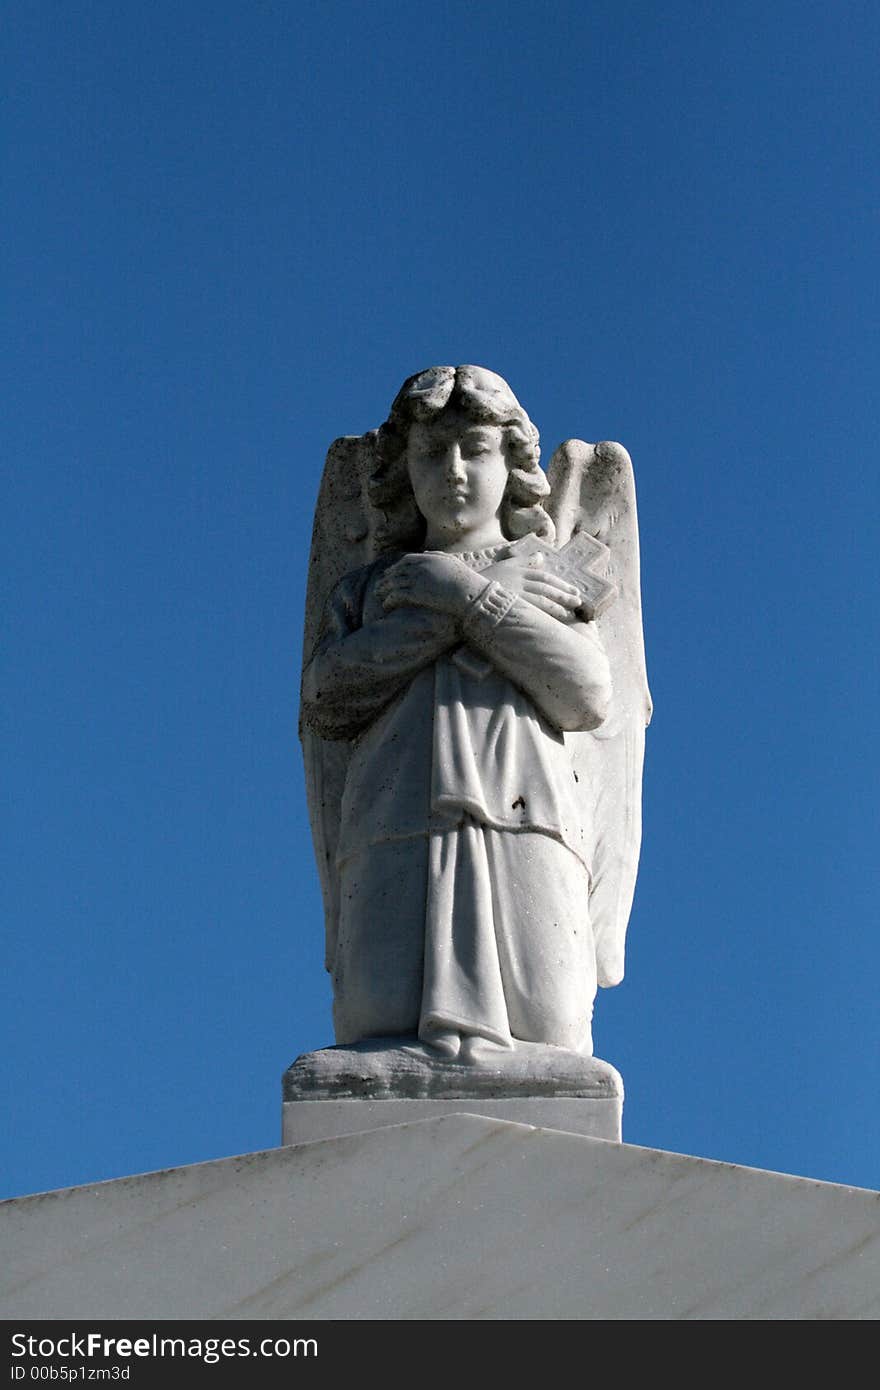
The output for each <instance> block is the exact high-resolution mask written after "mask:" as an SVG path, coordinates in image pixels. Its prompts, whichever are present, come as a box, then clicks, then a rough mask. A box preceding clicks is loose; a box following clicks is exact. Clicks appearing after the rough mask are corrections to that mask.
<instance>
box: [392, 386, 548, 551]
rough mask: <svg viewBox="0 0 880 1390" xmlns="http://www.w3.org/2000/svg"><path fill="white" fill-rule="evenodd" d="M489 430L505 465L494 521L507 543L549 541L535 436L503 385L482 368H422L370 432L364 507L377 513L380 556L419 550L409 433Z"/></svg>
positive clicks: (420, 524)
mask: <svg viewBox="0 0 880 1390" xmlns="http://www.w3.org/2000/svg"><path fill="white" fill-rule="evenodd" d="M458 419H461V420H462V422H463V423H465V424H466V423H470V424H472V425H480V426H496V427H499V429H500V432H501V445H502V450H503V454H504V458H505V461H506V463H507V470H508V473H507V484H506V487H505V490H504V496H503V499H502V504H501V511H500V514H499V518H500V522H501V529H502V531H503V532H504V535H505V536H506V537H507V538H508V539H509V540H516V539H518V538H519V537H520V536H525V535H528V534H529V533H531V532H534V533H535V534H537V535H539V536H542V537H544V538H545V539H547V540H552V539H553V536H554V528H553V522H552V521H551V519H550V517H549V516H548V514H547V512H546V511H545V510H544V507H543V505H542V501H543V499H544V498H545V497H546V496H547V495H548V493H549V491H550V489H549V484H548V482H547V478H546V476H545V474H544V473H543V471H542V470H541V468H540V466H539V459H540V456H541V451H540V446H539V442H538V431H537V430H536V429H535V426H534V425H533V424H532V422H531V420H530V419H529V417H528V415H527V414H526V412H525V411H524V410H523V408H522V406H521V405H520V403H519V401H518V400H517V399H516V397H515V396H514V394H513V392H512V391H511V389H510V387H509V386H508V384H507V382H506V381H504V380H503V378H502V377H500V376H497V375H496V374H495V372H490V371H488V370H487V369H486V368H485V367H473V366H463V367H429V368H428V369H427V370H426V371H422V372H417V373H416V375H415V376H411V377H408V378H407V380H406V381H405V382H404V383H403V386H402V387H401V388H400V390H399V391H398V393H397V395H396V396H395V398H394V402H393V404H392V406H391V410H390V411H389V414H388V419H387V420H386V421H385V423H384V425H382V426H381V428H380V429H379V430H378V432H377V439H376V456H377V466H376V469H375V472H374V473H373V475H372V477H371V479H370V485H369V495H370V501H371V503H372V504H373V506H375V507H376V508H377V509H378V510H380V511H381V512H382V513H383V516H384V519H385V520H384V526H383V527H382V528H381V530H380V532H379V535H378V537H377V543H378V546H379V548H380V549H381V550H420V549H421V548H422V547H423V545H424V539H425V519H424V517H423V516H422V515H421V513H420V511H419V508H418V505H417V503H416V499H415V495H414V492H413V487H412V482H411V480H410V473H409V465H408V456H407V449H408V445H409V441H410V432H411V431H412V429H413V426H418V427H419V429H418V435H419V436H420V437H421V438H424V435H425V433H426V431H430V429H431V427H432V426H434V425H436V426H437V429H438V432H439V431H440V430H442V429H443V427H444V425H445V424H447V423H448V422H450V421H454V420H458Z"/></svg>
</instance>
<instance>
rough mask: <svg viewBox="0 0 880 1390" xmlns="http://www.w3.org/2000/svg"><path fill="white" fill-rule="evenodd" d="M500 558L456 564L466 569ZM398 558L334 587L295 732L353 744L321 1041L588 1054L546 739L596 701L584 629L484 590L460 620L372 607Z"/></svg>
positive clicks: (576, 905) (570, 864) (571, 865)
mask: <svg viewBox="0 0 880 1390" xmlns="http://www.w3.org/2000/svg"><path fill="white" fill-rule="evenodd" d="M501 550H503V552H504V554H505V555H507V554H513V555H515V553H516V543H513V544H508V545H506V546H504V547H495V548H494V549H492V550H489V551H483V552H478V553H475V554H473V555H466V556H460V557H459V558H461V559H463V560H465V562H466V563H468V564H470V565H471V567H472V568H473V569H475V570H480V569H483V568H486V567H487V566H488V565H490V564H491V563H492V562H493V560H494V559H496V558H497V557H498V553H499V551H501ZM397 558H399V557H398V556H385V557H382V559H380V560H379V561H377V562H376V563H375V564H373V565H372V566H368V567H367V568H366V569H364V570H360V571H356V572H355V573H354V574H351V575H348V576H346V577H345V579H343V580H342V582H341V583H340V584H339V585H338V586H337V588H336V590H335V591H334V593H333V594H332V595H331V599H330V601H329V604H328V610H327V613H326V615H325V623H324V628H323V632H322V636H321V638H320V640H319V642H318V645H317V648H316V651H315V653H314V655H313V657H312V659H311V661H310V662H309V664H308V666H307V668H306V671H305V673H304V680H303V717H304V719H305V721H306V723H308V725H309V726H310V727H311V728H312V729H313V730H314V732H315V733H317V734H318V735H320V736H321V737H324V738H347V739H351V740H353V749H352V756H351V759H350V762H349V767H348V773H347V779H346V786H345V792H344V796H343V801H342V808H341V825H340V837H339V848H338V855H337V871H338V873H339V875H340V920H339V931H338V937H337V945H336V953H335V959H334V961H333V963H332V974H333V985H334V1018H335V1024H336V1035H337V1041H339V1042H352V1041H356V1040H357V1039H359V1038H363V1037H376V1036H395V1035H400V1034H409V1035H412V1034H416V1033H417V1034H418V1035H419V1036H420V1037H421V1038H422V1039H423V1040H425V1041H431V1039H432V1037H433V1036H436V1035H437V1034H440V1033H448V1032H450V1031H451V1032H457V1033H459V1034H461V1035H462V1036H463V1035H466V1034H474V1035H478V1036H481V1037H485V1038H488V1039H490V1040H491V1041H493V1042H496V1043H500V1044H502V1045H508V1046H510V1045H513V1042H514V1040H515V1039H523V1040H526V1041H532V1042H547V1043H553V1044H556V1045H557V1046H562V1047H569V1048H572V1049H574V1050H577V1051H581V1052H589V1051H590V1050H591V1040H590V1018H591V1014H592V1003H593V997H594V995H595V990H596V966H595V951H594V947H593V940H592V933H591V930H590V924H589V916H588V906H587V904H588V897H589V884H590V878H589V871H590V866H589V864H588V863H587V862H586V851H585V846H586V845H587V844H588V843H589V842H590V827H589V826H588V825H586V824H585V821H584V817H585V814H586V805H587V802H588V798H586V797H584V796H582V795H581V796H579V795H578V789H577V786H576V780H575V777H574V772H573V768H572V764H571V759H570V757H569V753H568V750H567V748H566V744H565V730H580V729H590V728H595V727H596V726H597V725H598V724H599V723H600V722H601V720H602V717H603V714H604V712H605V709H606V708H607V703H608V699H609V696H610V677H609V672H608V664H607V661H606V658H605V655H604V652H603V651H602V648H601V644H600V641H599V638H598V635H597V633H596V631H595V627H594V625H593V624H584V623H571V622H567V623H564V622H561V621H559V620H557V619H556V618H553V617H551V616H549V615H548V614H546V613H543V612H542V611H541V610H539V609H538V608H537V607H535V606H534V605H532V604H530V603H529V602H528V601H527V600H526V599H524V598H522V597H520V596H516V595H514V594H512V593H511V592H509V591H508V590H506V589H505V588H504V587H503V584H501V583H499V582H498V581H497V580H495V579H491V580H487V581H486V584H485V587H484V589H483V590H482V592H481V593H479V594H478V595H477V597H476V599H475V600H474V601H473V602H472V603H471V605H470V607H469V608H468V610H467V612H466V613H465V614H464V615H463V616H462V617H460V618H452V617H450V616H448V615H446V614H440V613H436V612H433V611H429V610H427V609H423V608H416V607H402V608H398V609H394V610H392V611H390V612H386V611H385V609H384V608H383V606H382V603H381V601H380V600H379V599H378V598H377V596H376V592H375V591H376V584H377V582H378V580H379V578H380V577H381V575H382V574H383V573H384V570H385V569H386V568H387V567H388V565H389V564H391V563H393V562H394V560H395V559H397Z"/></svg>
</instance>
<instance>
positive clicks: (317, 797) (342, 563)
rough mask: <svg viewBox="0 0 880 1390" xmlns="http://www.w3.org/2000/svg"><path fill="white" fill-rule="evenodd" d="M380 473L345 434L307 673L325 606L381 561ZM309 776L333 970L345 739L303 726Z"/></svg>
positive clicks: (315, 581) (327, 475) (332, 475)
mask: <svg viewBox="0 0 880 1390" xmlns="http://www.w3.org/2000/svg"><path fill="white" fill-rule="evenodd" d="M375 466H376V431H375V430H370V431H369V432H368V433H367V434H360V435H345V436H343V437H342V438H341V439H337V440H334V442H333V443H332V444H331V445H330V448H329V450H328V451H327V459H326V462H325V464H324V473H323V475H322V478H321V487H320V490H319V492H318V502H317V506H316V507H315V524H314V528H313V530H312V548H311V551H310V552H309V577H308V587H307V589H306V614H305V628H304V631H303V668H305V666H306V664H307V662H308V660H309V658H310V657H311V654H312V652H313V651H314V649H315V646H316V644H317V642H318V638H319V636H320V633H321V620H322V616H323V613H324V607H325V605H326V603H327V600H328V598H329V596H330V594H331V593H332V591H333V589H334V588H335V586H336V585H337V583H338V582H339V580H340V579H341V578H342V576H343V575H345V574H349V573H351V571H352V570H356V569H359V568H360V567H361V566H362V565H367V564H369V563H370V561H371V560H373V559H375V557H376V544H375V540H376V534H375V533H376V522H377V519H378V517H377V514H376V512H375V511H374V509H373V508H372V507H370V506H369V504H368V501H367V481H368V479H369V477H370V474H371V473H372V472H373V470H374V468H375ZM299 736H300V739H301V740H302V747H303V762H304V763H305V774H306V797H307V800H308V806H309V820H310V821H311V826H312V842H313V844H314V847H315V858H316V860H317V862H318V874H319V877H320V880H321V891H322V893H323V895H324V921H325V924H326V938H327V939H326V954H325V964H326V966H327V969H328V970H331V969H332V968H333V959H334V956H335V954H336V933H337V927H338V922H339V902H338V876H337V873H336V848H337V844H338V840H339V808H340V805H341V802H342V792H343V789H344V786H345V777H346V773H347V771H348V763H349V759H350V757H351V745H350V744H349V743H347V742H346V741H345V740H339V741H338V742H329V741H328V740H326V739H322V738H318V736H317V735H316V734H313V733H312V731H311V730H310V729H308V728H306V727H305V726H304V725H303V723H302V721H300V731H299Z"/></svg>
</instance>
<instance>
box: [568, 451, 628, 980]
mask: <svg viewBox="0 0 880 1390" xmlns="http://www.w3.org/2000/svg"><path fill="white" fill-rule="evenodd" d="M548 476H549V480H550V487H551V495H550V500H549V501H548V503H547V504H546V505H547V510H548V511H549V513H550V515H551V516H552V517H553V521H554V523H555V526H556V541H557V545H558V546H564V545H566V544H567V542H568V541H569V540H570V539H571V537H572V536H573V535H575V534H576V533H577V532H579V531H587V532H588V533H589V534H590V535H591V536H594V537H596V539H597V540H599V541H602V542H603V543H604V544H605V545H606V546H607V547H608V561H607V568H606V570H605V575H604V577H605V578H606V579H607V580H609V581H611V582H612V583H613V584H614V585H615V586H616V588H617V590H618V594H617V598H616V599H615V600H614V602H613V603H611V604H610V605H609V606H608V607H607V608H606V609H605V610H604V611H603V612H601V613H600V614H599V616H598V617H597V618H596V626H597V627H598V629H599V634H600V636H601V638H602V643H603V646H604V648H605V651H606V653H607V656H608V660H609V663H610V665H611V682H612V707H611V712H610V714H609V715H608V718H607V719H606V720H605V722H604V724H602V725H601V726H600V727H599V728H598V729H596V730H594V731H593V732H591V733H582V734H566V736H565V740H566V744H568V745H570V747H571V752H572V760H573V764H574V772H575V775H576V778H577V785H578V789H579V796H580V797H581V798H582V799H583V802H584V810H585V816H584V820H585V823H586V824H587V825H590V826H592V828H593V836H594V839H593V844H592V845H591V846H590V850H591V856H590V866H591V873H592V884H591V888H590V920H591V923H592V927H593V934H594V939H595V943H596V962H597V967H598V974H599V984H600V985H616V984H618V983H619V981H620V980H621V979H622V978H623V961H624V941H625V937H626V927H627V923H628V921H629V914H630V908H631V907H632V899H633V893H634V891H635V884H636V873H637V870H638V863H639V849H640V845H641V838H642V763H643V759H644V751H645V727H646V725H647V724H648V723H649V722H650V719H651V696H650V692H649V690H648V680H647V674H646V671H645V648H644V640H643V636H642V602H641V592H640V587H639V532H638V522H637V518H636V493H635V482H634V479H633V470H632V463H631V461H630V457H629V454H628V453H627V451H626V449H624V447H623V445H622V444H614V443H608V442H606V443H602V444H585V443H584V442H583V441H582V440H580V439H569V440H567V441H566V442H565V443H564V444H562V445H560V447H559V448H558V449H557V450H556V452H555V454H554V455H553V457H552V459H551V460H550V466H549V469H548Z"/></svg>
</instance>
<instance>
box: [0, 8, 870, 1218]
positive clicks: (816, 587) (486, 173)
mask: <svg viewBox="0 0 880 1390" xmlns="http://www.w3.org/2000/svg"><path fill="white" fill-rule="evenodd" d="M878 39H880V18H878V11H877V9H876V6H874V5H869V4H867V3H864V4H863V3H850V0H841V3H838V4H836V5H833V6H829V5H825V4H815V3H811V2H810V0H806V3H805V2H804V0H800V3H792V2H791V0H776V3H770V4H758V3H756V2H755V0H743V3H734V4H726V5H721V4H715V3H687V2H685V3H673V4H670V5H665V6H661V5H655V4H650V3H627V0H613V3H611V2H610V0H609V2H608V3H605V0H600V2H599V3H589V0H580V2H579V3H567V0H563V2H562V3H550V4H547V5H541V6H538V5H533V4H525V3H518V0H512V3H505V4H501V3H495V2H494V0H489V3H484V4H481V5H478V6H472V5H470V4H467V3H463V0H445V2H441V3H437V4H434V5H431V6H428V7H413V6H410V5H403V4H401V3H397V2H396V0H394V2H393V3H386V2H385V0H373V3H370V4H360V3H338V0H327V2H326V3H318V4H313V5H310V6H302V5H297V4H292V3H291V4H281V3H259V0H257V2H253V0H252V3H249V4H243V3H228V2H225V0H214V2H213V3H211V4H207V3H199V2H198V0H195V2H194V3H189V4H186V5H184V6H180V5H178V4H174V5H172V4H170V3H167V0H151V3H149V4H146V3H142V2H141V0H127V3H125V4H123V5H119V4H116V3H110V0H95V2H94V3H88V4H86V3H80V2H79V0H64V2H63V3H62V0H57V3H50V2H49V0H36V3H29V4H25V3H20V2H18V0H13V3H12V4H11V5H10V6H8V7H7V17H6V37H5V45H4V52H3V64H4V67H5V69H6V78H5V82H4V86H5V89H6V93H7V96H6V103H5V117H4V127H5V153H4V173H3V180H4V200H5V206H6V237H5V242H6V265H7V275H6V277H5V291H4V295H5V303H6V311H5V313H4V315H3V326H2V329H0V332H2V337H3V360H4V363H5V373H4V375H5V379H6V383H7V396H8V409H7V412H6V414H7V417H8V423H7V437H8V442H7V448H6V451H5V452H6V453H7V455H8V457H9V459H10V460H11V465H12V466H11V468H10V469H9V471H8V473H7V480H6V481H5V482H4V485H3V487H4V493H5V496H6V500H5V503H4V511H5V513H6V515H7V516H8V517H9V525H8V540H9V544H8V546H7V547H6V549H7V565H8V575H9V578H8V580H7V584H6V590H7V595H8V608H7V618H6V641H5V644H4V645H5V649H6V661H5V673H4V688H5V698H4V701H3V705H4V709H5V711H6V737H5V739H4V763H5V772H4V779H3V780H4V785H5V787H6V788H7V793H8V794H7V807H6V816H5V818H6V819H7V822H8V823H7V827H6V829H5V831H4V837H3V838H4V845H5V850H6V854H7V855H8V861H7V869H6V871H5V873H4V887H3V897H4V907H3V913H4V918H5V921H6V923H7V924H8V925H7V928H6V940H7V945H6V952H5V958H6V965H7V971H6V978H5V981H4V986H3V988H4V991H5V993H6V996H7V997H6V999H5V1000H4V1003H3V1006H2V1020H3V1029H4V1035H5V1036H4V1043H3V1048H4V1067H3V1074H2V1087H3V1090H4V1092H5V1093H7V1094H6V1095H5V1096H4V1111H5V1113H6V1114H7V1115H8V1116H9V1123H8V1128H7V1131H6V1135H5V1138H4V1140H3V1142H2V1146H0V1148H2V1153H0V1158H2V1162H0V1169H2V1176H0V1185H2V1186H0V1194H2V1195H16V1194H19V1193H23V1192H27V1191H35V1190H40V1189H45V1188H51V1187H58V1186H64V1185H68V1184H73V1183H81V1182H89V1181H94V1180H97V1179H103V1178H109V1177H115V1176H119V1175H122V1174H126V1173H133V1172H140V1171H144V1170H148V1169H152V1168H158V1167H165V1166H171V1165H175V1164H181V1163H189V1162H194V1161H198V1160H202V1159H210V1158H217V1157H222V1156H225V1155H228V1154H233V1153H240V1152H245V1151H249V1150H254V1149H260V1148H266V1147H270V1146H272V1145H274V1144H276V1143H277V1142H278V1137H279V1105H280V1093H279V1088H280V1077H281V1073H282V1071H283V1070H284V1068H285V1067H286V1066H287V1065H288V1064H289V1063H290V1062H291V1061H292V1060H293V1058H294V1057H295V1056H296V1055H297V1054H298V1053H300V1052H303V1051H308V1050H311V1049H313V1048H315V1047H320V1046H324V1045H327V1044H329V1043H330V1042H331V1041H332V1034H331V1023H330V994H329V988H328V984H327V980H326V976H325V975H324V973H323V970H322V949H323V943H322V931H323V928H322V918H321V908H320V901H319V892H318V886H317V877H316V873H315V870H314V865H313V860H312V853H311V844H310V840H309V832H308V823H307V816H306V809H305V801H304V793H303V778H302V768H301V761H300V756H299V749H298V744H297V739H296V713H297V698H298V679H299V660H300V650H299V648H300V633H301V627H302V610H303V597H304V581H305V574H306V562H307V556H308V545H309V536H310V531H311V519H312V511H313V507H314V502H315V497H316V494H317V488H318V483H319V480H320V473H321V468H322V463H323V457H324V453H325V451H326V448H327V446H328V444H329V443H330V441H331V440H332V439H333V438H334V437H335V436H336V435H339V434H346V433H359V432H361V431H362V430H365V429H369V428H371V427H373V426H375V425H377V424H379V423H380V421H381V420H382V419H383V418H384V416H385V413H386V411H387V407H388V405H389V403H390V401H391V398H392V396H393V395H394V393H395V391H396V390H397V388H398V386H399V385H400V382H401V381H402V379H403V378H404V377H405V376H406V375H408V374H409V373H410V372H412V371H415V370H417V369H419V368H421V367H424V366H427V365H430V364H432V363H437V362H448V363H459V362H477V363H481V364H484V365H486V366H489V367H491V368H492V369H494V370H496V371H499V372H501V373H502V374H503V375H504V376H505V377H507V379H508V380H509V381H510V382H511V385H512V386H513V388H514V390H515V391H516V392H517V394H518V395H519V397H520V399H521V400H522V402H523V404H524V405H525V406H526V408H527V410H528V411H529V413H530V415H531V417H532V419H533V420H534V421H535V422H536V424H537V425H538V426H539V428H540V429H541V433H542V441H543V445H544V450H545V458H549V455H550V453H551V451H552V449H553V448H554V447H555V446H556V444H558V443H559V442H560V441H561V440H562V439H564V438H566V437H570V436H580V437H582V438H586V439H602V438H611V439H619V440H621V441H622V442H623V443H625V444H626V445H627V447H628V448H629V450H630V452H631V454H632V456H633V460H634V465H635V469H636V478H637V485H638V490H639V503H640V520H641V531H642V564H643V587H644V604H645V628H646V644H647V654H648V668H649V676H650V680H651V685H652V690H653V694H654V700H655V707H656V713H655V718H654V723H653V725H652V728H651V730H650V731H649V739H648V754H647V762H646V772H645V836H644V846H643V855H642V868H641V873H640V878H639V884H638V888H637V894H636V902H635V907H634V911H633V917H632V922H631V931H630V940H629V964H628V973H627V978H626V981H625V983H624V984H623V985H622V986H620V987H619V988H618V989H616V990H613V991H607V992H603V993H602V995H601V996H600V999H599V1001H598V1007H597V1018H596V1025H595V1038H596V1050H597V1052H598V1053H599V1055H600V1056H603V1057H606V1058H608V1059H609V1060H610V1061H612V1062H614V1063H615V1064H616V1065H617V1066H618V1067H619V1068H620V1069H621V1071H622V1072H623V1074H624V1078H625V1081H626V1086H627V1104H626V1111H625V1116H624V1125H625V1130H624V1132H625V1137H626V1138H627V1139H628V1140H629V1141H630V1142H633V1143H638V1144H646V1145H650V1146H653V1147H657V1148H665V1149H673V1150H676V1151H679V1152H685V1153H692V1154H697V1155H702V1156H707V1157H712V1158H720V1159H724V1160H728V1161H731V1162H738V1163H745V1164H751V1165H755V1166H758V1167H766V1168H771V1169H776V1170H779V1171H787V1172H794V1173H800V1174H804V1175H807V1176H811V1177H817V1178H823V1179H828V1180H831V1181H838V1182H844V1183H852V1184H858V1185H862V1186H867V1187H880V1095H878V1083H877V1078H878V1062H880V1046H878V1044H880V1025H878V1009H877V980H878V977H880V938H878V931H877V911H876V904H877V901H878V887H880V885H878V881H877V880H878V872H877V862H878V855H877V843H878V833H877V832H878V825H877V787H878V778H877V763H878V756H877V737H876V730H875V709H876V706H877V702H878V694H880V692H878V672H877V644H876V636H875V626H876V622H875V610H876V601H877V587H878V586H877V564H876V539H875V538H876V530H877V501H878V485H877V461H876V460H877V423H878V421H877V415H878V410H877V399H878V392H877V370H876V368H877V320H878V289H877V251H878V236H877V230H878V178H877V152H878V151H877V134H876V132H877V130H878V128H880V110H878V107H880V87H878V84H877V82H876V68H877V50H878Z"/></svg>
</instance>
